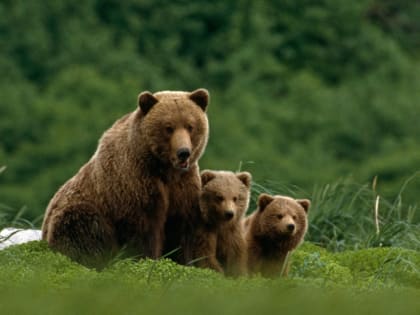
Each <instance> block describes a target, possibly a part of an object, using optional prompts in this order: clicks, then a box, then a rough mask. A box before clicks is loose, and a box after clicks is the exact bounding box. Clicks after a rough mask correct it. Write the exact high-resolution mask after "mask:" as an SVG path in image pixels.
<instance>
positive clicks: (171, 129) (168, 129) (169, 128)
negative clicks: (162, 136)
mask: <svg viewBox="0 0 420 315" xmlns="http://www.w3.org/2000/svg"><path fill="white" fill-rule="evenodd" d="M165 130H166V133H168V134H172V133H173V132H174V128H172V127H171V126H167V127H165Z"/></svg>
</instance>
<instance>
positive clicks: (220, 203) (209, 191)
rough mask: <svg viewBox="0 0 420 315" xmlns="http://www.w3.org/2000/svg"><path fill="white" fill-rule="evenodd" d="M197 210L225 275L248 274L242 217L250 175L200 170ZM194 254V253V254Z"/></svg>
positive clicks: (247, 201)
mask: <svg viewBox="0 0 420 315" xmlns="http://www.w3.org/2000/svg"><path fill="white" fill-rule="evenodd" d="M201 184H202V190H201V196H200V201H199V203H200V209H201V213H202V218H203V222H204V224H205V225H206V226H207V227H208V228H207V230H210V231H213V232H214V233H213V235H212V236H211V237H210V239H211V238H212V239H213V241H212V242H213V244H212V246H211V248H212V250H213V251H215V253H213V255H214V254H215V259H216V260H217V262H218V263H219V264H220V266H221V268H222V270H223V272H224V273H225V275H229V276H240V275H245V274H246V273H247V253H246V242H245V234H244V230H243V225H242V219H243V218H244V215H245V212H246V210H247V209H248V204H249V198H250V187H251V174H250V173H248V172H240V173H233V172H229V171H210V170H205V171H202V172H201ZM196 256H197V255H196Z"/></svg>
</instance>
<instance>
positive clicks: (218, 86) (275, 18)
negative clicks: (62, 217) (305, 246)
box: [0, 0, 420, 226]
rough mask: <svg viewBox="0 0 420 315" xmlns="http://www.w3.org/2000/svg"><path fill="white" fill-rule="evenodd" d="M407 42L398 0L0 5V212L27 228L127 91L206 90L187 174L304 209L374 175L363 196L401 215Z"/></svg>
mask: <svg viewBox="0 0 420 315" xmlns="http://www.w3.org/2000/svg"><path fill="white" fill-rule="evenodd" d="M419 34H420V3H419V2H418V1H410V0H402V1H398V2H396V1H392V0H355V1H345V0H321V1H316V2H314V1H308V0H284V1H274V0H271V1H250V0H239V1H226V0H214V1H204V0H197V1H183V0H174V1H163V0H153V1H152V0H126V1H117V0H86V1H84V2H83V4H82V3H78V2H74V1H68V0H57V1H40V0H34V1H12V0H4V1H1V3H0V73H2V75H1V76H0V166H2V165H4V166H6V169H5V170H4V171H3V172H2V174H1V175H0V202H1V203H2V204H3V205H2V209H3V210H4V211H3V212H4V213H8V215H11V216H12V217H13V216H15V215H16V213H20V214H19V215H20V216H21V218H23V219H26V220H29V221H30V222H33V223H34V224H35V225H36V226H40V224H41V220H42V215H43V213H44V210H45V207H46V205H47V203H48V200H49V199H50V198H51V196H52V195H53V194H54V192H55V191H56V190H57V188H58V187H59V186H60V185H61V184H62V183H64V182H65V181H66V180H67V179H68V178H69V177H70V176H72V175H73V174H74V173H75V172H76V171H77V170H78V169H79V168H80V166H81V165H82V164H83V163H85V162H86V161H87V160H88V158H89V157H90V156H91V155H92V153H93V152H94V150H95V147H96V145H97V141H98V139H99V137H100V135H101V134H102V132H103V131H104V130H105V129H106V128H108V127H109V126H110V125H111V124H112V123H113V122H114V121H115V120H116V119H117V118H118V117H120V116H121V115H123V114H124V113H126V112H129V111H132V110H134V109H135V106H136V98H137V95H138V93H139V92H141V91H143V90H151V91H158V90H193V89H195V88H198V87H206V88H207V89H209V91H210V93H211V98H212V102H211V106H210V107H209V117H210V125H211V136H210V141H209V144H208V147H207V150H206V152H205V155H204V157H203V158H202V160H201V161H200V164H201V167H202V168H211V169H230V170H237V169H238V168H242V169H245V170H248V171H251V172H252V174H253V176H254V181H255V183H259V184H261V185H263V186H264V187H266V188H268V189H272V190H273V191H275V192H280V193H290V194H296V195H299V196H300V197H311V198H314V197H316V194H317V193H319V191H322V190H323V189H324V188H325V187H327V186H328V185H329V184H330V183H334V184H332V185H333V186H334V185H335V186H337V185H338V184H336V183H337V181H338V182H340V181H347V180H350V182H352V183H360V185H365V184H366V183H371V182H372V181H373V180H374V178H375V177H377V180H376V185H375V190H374V194H379V195H381V197H384V198H386V199H388V200H390V201H391V203H393V202H394V200H397V199H398V202H399V206H400V208H401V209H403V210H402V214H403V215H407V213H408V212H409V210H408V209H409V208H410V207H411V208H412V207H415V205H416V204H418V191H419V190H420V178H419V176H418V172H419V170H420V145H419V144H420V124H419V121H420V115H419V114H420V104H419V100H420V89H419V86H420V59H419V58H420V57H419V56H420V54H419V52H420V37H419ZM409 178H411V180H410V181H409V183H408V184H407V185H405V186H404V189H403V190H402V191H401V187H402V186H403V185H404V183H406V182H407V180H408V179H409ZM349 185H352V184H349ZM368 185H370V184H368ZM291 187H299V190H298V191H296V190H293V189H291ZM346 187H348V186H346ZM358 189H359V188H355V190H353V192H356V191H357V190H358ZM291 190H292V191H291ZM257 192H258V191H257V190H254V195H253V200H255V194H256V193H257ZM369 198H370V197H369ZM370 199H372V198H370ZM370 199H369V202H368V203H369V206H368V208H369V209H372V203H371V202H370V201H371V200H370ZM373 200H374V198H373ZM5 205H7V206H5ZM254 205H255V203H253V204H252V207H254ZM361 208H364V209H365V208H366V207H365V206H363V207H362V206H361V207H358V208H356V209H354V211H353V212H354V213H355V214H356V215H357V211H358V210H360V209H361ZM411 208H410V209H411ZM341 209H342V208H341ZM23 210H24V211H23ZM22 211H23V214H22ZM369 211H370V210H369ZM419 221H420V215H419V214H418V211H417V212H415V211H414V215H413V216H412V222H415V223H418V222H419Z"/></svg>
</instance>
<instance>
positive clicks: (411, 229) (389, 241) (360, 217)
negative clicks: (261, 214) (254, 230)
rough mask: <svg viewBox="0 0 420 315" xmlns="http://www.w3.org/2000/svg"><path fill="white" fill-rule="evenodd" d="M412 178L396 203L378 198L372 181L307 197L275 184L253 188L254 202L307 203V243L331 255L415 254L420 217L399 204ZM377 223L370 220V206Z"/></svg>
mask: <svg viewBox="0 0 420 315" xmlns="http://www.w3.org/2000/svg"><path fill="white" fill-rule="evenodd" d="M416 176H419V173H415V174H414V175H413V176H412V177H410V178H408V179H407V180H406V182H405V183H404V184H403V185H402V187H401V189H400V191H399V193H398V195H397V197H396V198H395V200H387V199H385V198H383V197H382V196H380V195H378V193H377V191H376V181H375V180H374V182H373V183H372V184H370V183H367V184H358V183H355V182H354V181H352V180H351V179H342V180H338V181H337V182H335V183H331V184H326V185H324V186H315V187H314V189H313V191H312V192H310V193H308V192H305V191H302V190H301V189H300V188H298V187H295V186H290V185H281V184H279V183H276V182H267V183H264V186H262V185H259V184H258V183H253V201H252V203H251V204H252V206H251V209H252V210H253V209H254V208H255V204H256V203H255V200H256V198H257V196H258V194H260V193H261V192H268V193H271V194H282V195H290V196H294V197H296V198H309V199H310V200H311V202H312V204H311V208H310V211H309V230H308V233H307V235H306V240H309V241H311V242H313V243H316V244H318V245H320V246H322V247H325V248H327V249H329V250H331V251H344V250H350V249H364V248H371V247H389V246H393V247H402V248H407V249H414V250H420V215H419V212H418V209H417V205H416V204H406V203H405V202H404V198H403V196H404V190H405V188H406V187H407V185H408V184H409V183H410V181H411V180H412V179H413V178H415V177H416ZM377 198H379V203H378V207H377V212H378V216H377V219H378V222H377V223H376V217H375V203H376V200H377Z"/></svg>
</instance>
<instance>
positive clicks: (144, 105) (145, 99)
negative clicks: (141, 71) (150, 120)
mask: <svg viewBox="0 0 420 315" xmlns="http://www.w3.org/2000/svg"><path fill="white" fill-rule="evenodd" d="M157 102H158V99H157V98H156V97H154V96H153V94H152V93H150V92H149V91H145V92H141V93H140V94H139V97H138V101H137V103H138V106H139V107H140V109H141V111H142V112H143V114H144V115H146V114H147V113H148V111H149V110H150V109H151V108H152V107H153V105H155V104H156V103H157Z"/></svg>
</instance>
